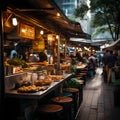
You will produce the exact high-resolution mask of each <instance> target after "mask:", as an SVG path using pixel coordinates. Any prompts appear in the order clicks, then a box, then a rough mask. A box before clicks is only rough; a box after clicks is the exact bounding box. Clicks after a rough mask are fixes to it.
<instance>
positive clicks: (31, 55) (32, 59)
mask: <svg viewBox="0 0 120 120" xmlns="http://www.w3.org/2000/svg"><path fill="white" fill-rule="evenodd" d="M28 61H29V62H38V61H39V57H38V56H37V54H35V53H34V52H33V49H32V48H31V49H30V50H29V58H28Z"/></svg>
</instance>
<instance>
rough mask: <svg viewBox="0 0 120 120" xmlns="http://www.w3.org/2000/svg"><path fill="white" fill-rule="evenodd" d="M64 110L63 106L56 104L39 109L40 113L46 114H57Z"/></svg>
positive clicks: (41, 106)
mask: <svg viewBox="0 0 120 120" xmlns="http://www.w3.org/2000/svg"><path fill="white" fill-rule="evenodd" d="M62 110H63V107H62V106H61V105H56V104H46V105H40V107H39V111H40V112H44V113H55V112H59V111H62Z"/></svg>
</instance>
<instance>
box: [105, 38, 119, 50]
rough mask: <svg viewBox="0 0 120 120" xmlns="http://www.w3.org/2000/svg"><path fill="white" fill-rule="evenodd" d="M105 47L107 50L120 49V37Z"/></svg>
mask: <svg viewBox="0 0 120 120" xmlns="http://www.w3.org/2000/svg"><path fill="white" fill-rule="evenodd" d="M104 49H106V50H115V49H120V39H118V40H116V41H115V42H113V43H112V44H110V45H109V46H107V47H105V48H104Z"/></svg>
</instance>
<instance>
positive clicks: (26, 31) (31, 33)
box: [19, 23, 35, 39]
mask: <svg viewBox="0 0 120 120" xmlns="http://www.w3.org/2000/svg"><path fill="white" fill-rule="evenodd" d="M19 36H20V37H24V38H29V39H34V38H35V27H32V26H29V25H26V24H24V23H20V27H19Z"/></svg>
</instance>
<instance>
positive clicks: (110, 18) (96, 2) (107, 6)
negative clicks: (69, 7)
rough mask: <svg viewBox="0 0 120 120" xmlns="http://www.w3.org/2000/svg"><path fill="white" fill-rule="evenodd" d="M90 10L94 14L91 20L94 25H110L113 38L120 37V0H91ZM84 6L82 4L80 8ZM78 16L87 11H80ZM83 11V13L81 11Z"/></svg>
mask: <svg viewBox="0 0 120 120" xmlns="http://www.w3.org/2000/svg"><path fill="white" fill-rule="evenodd" d="M90 1H91V2H90V6H91V7H90V10H91V13H93V14H94V17H93V19H92V20H91V26H92V27H95V28H97V27H100V26H106V25H107V26H108V28H109V32H110V33H111V36H112V38H113V40H114V41H115V40H117V39H118V38H119V37H120V0H90ZM82 7H84V6H83V5H81V7H80V8H78V9H81V8H82ZM78 12H79V14H76V15H77V16H78V17H79V15H81V14H84V15H85V13H86V11H85V12H82V11H78ZM80 12H82V13H80Z"/></svg>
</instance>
